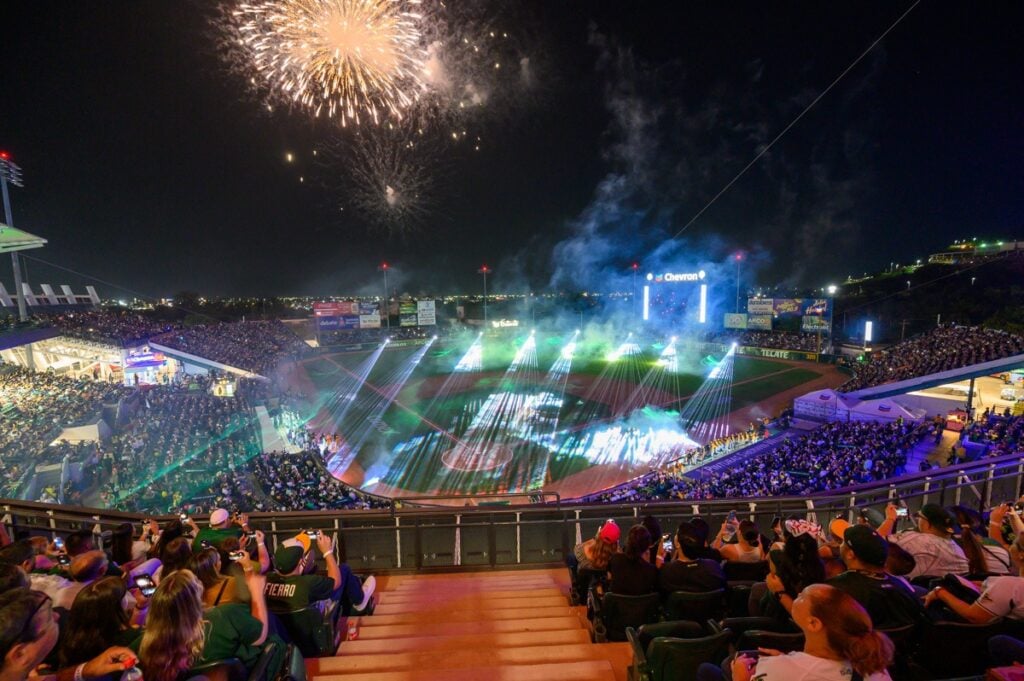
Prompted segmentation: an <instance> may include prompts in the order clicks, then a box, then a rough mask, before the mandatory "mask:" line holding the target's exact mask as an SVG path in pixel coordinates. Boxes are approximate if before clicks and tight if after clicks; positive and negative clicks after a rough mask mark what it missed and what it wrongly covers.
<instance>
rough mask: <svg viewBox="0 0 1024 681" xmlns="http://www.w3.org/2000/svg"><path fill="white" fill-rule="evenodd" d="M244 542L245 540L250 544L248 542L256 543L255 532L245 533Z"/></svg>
mask: <svg viewBox="0 0 1024 681" xmlns="http://www.w3.org/2000/svg"><path fill="white" fill-rule="evenodd" d="M245 540H246V541H247V542H250V541H251V542H255V541H256V532H255V531H252V532H246V533H245Z"/></svg>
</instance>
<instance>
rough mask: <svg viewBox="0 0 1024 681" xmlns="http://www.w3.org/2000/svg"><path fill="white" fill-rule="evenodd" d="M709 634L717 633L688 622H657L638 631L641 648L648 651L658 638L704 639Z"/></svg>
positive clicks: (698, 624)
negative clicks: (648, 647)
mask: <svg viewBox="0 0 1024 681" xmlns="http://www.w3.org/2000/svg"><path fill="white" fill-rule="evenodd" d="M708 633H716V632H713V631H712V632H708V631H705V629H704V627H703V626H701V624H700V622H690V621H688V620H676V621H674V622H655V623H653V624H645V625H643V626H642V627H640V628H639V629H637V630H636V635H637V637H638V638H639V639H640V646H641V647H642V648H643V649H644V650H647V646H649V645H651V641H653V640H654V639H656V638H660V637H669V638H703V637H704V636H707V635H708Z"/></svg>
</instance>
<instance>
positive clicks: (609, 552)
mask: <svg viewBox="0 0 1024 681" xmlns="http://www.w3.org/2000/svg"><path fill="white" fill-rule="evenodd" d="M619 536H620V530H619V526H618V525H617V524H616V523H615V521H614V520H607V521H605V523H604V524H603V525H601V527H600V529H598V531H597V535H596V536H595V537H594V538H593V539H588V540H587V541H585V542H582V543H580V544H577V545H576V547H575V548H574V549H573V555H574V556H575V557H576V567H577V569H578V570H591V571H595V572H606V571H607V570H608V561H609V560H611V557H612V556H613V555H615V554H616V553H617V552H618V550H619Z"/></svg>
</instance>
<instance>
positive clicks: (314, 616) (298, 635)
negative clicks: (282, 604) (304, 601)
mask: <svg viewBox="0 0 1024 681" xmlns="http://www.w3.org/2000/svg"><path fill="white" fill-rule="evenodd" d="M277 618H278V619H279V620H280V622H281V625H282V626H283V627H284V628H285V631H287V632H288V637H289V638H290V639H291V640H292V641H293V642H294V643H295V646H296V647H297V648H298V649H299V652H301V653H302V655H303V657H324V656H327V655H333V654H334V651H335V650H337V648H338V641H337V640H336V638H335V628H334V622H332V621H331V620H330V618H326V617H324V616H323V614H321V612H320V610H319V609H317V607H316V606H314V605H311V606H309V607H306V608H302V609H301V610H292V611H291V612H283V613H280V614H278V615H277Z"/></svg>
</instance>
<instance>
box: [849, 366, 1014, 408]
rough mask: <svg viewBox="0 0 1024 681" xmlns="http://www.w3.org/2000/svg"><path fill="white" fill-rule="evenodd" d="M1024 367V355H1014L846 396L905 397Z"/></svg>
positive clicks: (864, 397) (877, 398)
mask: <svg viewBox="0 0 1024 681" xmlns="http://www.w3.org/2000/svg"><path fill="white" fill-rule="evenodd" d="M1022 366H1024V355H1014V356H1013V357H1004V358H1003V359H994V360H992V361H991V362H984V363H982V364H972V365H970V366H966V367H961V368H959V369H950V370H949V371H942V372H939V373H937V374H929V375H927V376H918V377H917V378H908V379H906V380H904V381H895V382H893V383H883V384H882V385H876V386H874V387H871V388H862V389H860V390H854V391H852V392H849V393H845V396H846V397H854V398H856V399H858V400H879V399H882V398H885V397H893V396H895V395H904V394H906V393H909V392H913V391H915V390H926V389H928V388H935V387H938V386H940V385H945V384H946V383H952V382H954V381H966V380H968V379H971V378H981V377H982V376H992V375H993V374H1001V373H1003V372H1006V371H1013V370H1014V369H1019V368H1021V367H1022ZM965 401H966V398H965Z"/></svg>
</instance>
